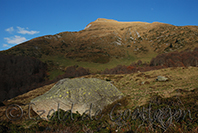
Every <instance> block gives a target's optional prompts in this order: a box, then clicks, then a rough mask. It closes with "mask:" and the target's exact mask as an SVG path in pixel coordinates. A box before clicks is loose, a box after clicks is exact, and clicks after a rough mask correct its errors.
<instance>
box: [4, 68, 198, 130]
mask: <svg viewBox="0 0 198 133" xmlns="http://www.w3.org/2000/svg"><path fill="white" fill-rule="evenodd" d="M197 73H198V68H197V67H188V68H184V67H178V68H166V69H161V70H153V71H148V72H138V73H133V74H119V75H100V74H97V75H89V76H84V77H85V78H99V79H102V80H107V81H111V82H112V83H113V84H114V85H115V86H116V87H117V88H118V89H119V90H120V91H121V92H123V93H124V94H125V96H126V97H125V99H122V100H123V101H120V102H121V103H122V106H120V107H118V108H116V110H117V111H118V112H120V111H121V112H122V113H123V111H124V110H126V109H130V110H131V111H132V112H134V111H137V109H138V108H139V109H140V111H141V110H142V109H143V107H145V108H148V107H149V103H151V105H152V111H154V110H157V109H161V110H163V109H167V108H168V107H170V108H171V109H172V112H173V113H175V112H174V110H175V109H177V110H179V109H181V110H182V111H184V110H185V111H186V112H188V110H190V111H191V112H190V113H191V114H190V115H189V113H187V114H186V116H185V117H184V114H182V117H179V114H177V117H176V116H175V117H172V118H173V120H172V122H170V121H167V119H165V118H164V119H163V121H167V122H166V124H170V123H172V124H171V125H170V126H167V125H166V124H164V127H163V126H162V125H163V124H162V123H160V122H158V121H153V122H152V123H151V125H150V126H149V123H147V122H149V121H148V119H147V120H146V119H145V120H144V121H145V122H144V123H142V122H143V121H142V118H143V117H141V115H140V116H139V118H137V119H135V120H133V119H128V120H127V121H120V122H112V121H111V120H110V118H109V117H108V113H109V112H110V111H111V109H112V107H113V105H112V106H110V107H108V108H107V109H106V113H107V114H106V113H105V112H103V113H104V117H103V118H102V119H101V120H100V121H96V120H93V121H91V120H90V119H88V120H86V121H81V120H80V119H78V118H80V116H78V114H76V117H75V118H76V120H75V122H72V123H71V121H72V120H71V119H68V120H67V121H66V122H64V123H62V122H60V121H57V120H56V121H51V122H45V121H43V120H38V121H34V120H25V119H26V118H28V105H24V104H27V103H29V102H30V100H31V99H33V98H35V97H37V96H39V95H42V94H44V93H45V92H46V91H48V90H49V89H50V88H51V87H52V86H53V85H54V83H53V84H51V85H47V86H43V87H41V88H38V89H35V90H32V91H30V92H28V93H26V94H23V95H20V96H18V97H15V98H13V99H11V100H8V101H5V102H4V104H5V105H6V106H8V105H10V104H14V103H15V104H18V105H20V106H21V107H22V109H23V110H24V116H23V117H22V118H21V119H20V120H18V121H10V122H9V123H7V124H8V125H12V126H11V127H12V128H10V127H8V126H6V125H5V121H8V119H7V118H6V116H5V111H6V106H3V107H0V116H1V120H5V121H4V122H3V123H4V124H3V123H1V126H4V128H5V127H7V128H9V129H11V130H18V131H22V132H23V131H28V132H30V131H32V132H33V131H39V130H40V131H45V132H50V131H58V130H59V131H71V132H84V130H86V131H88V130H90V131H97V130H98V131H99V132H110V131H112V132H115V130H117V128H118V126H121V127H120V128H119V129H118V130H119V131H120V132H127V131H134V132H135V131H138V132H147V131H149V132H154V131H156V132H163V131H165V130H167V132H196V131H197V129H198V128H197V127H198V119H197V118H198V117H197V116H198V114H197V112H198V110H197V109H198V103H197V101H198V99H197V97H198V83H197V80H198V77H197ZM159 75H161V76H165V77H167V78H168V79H169V81H166V82H158V81H156V78H157V76H159ZM126 101H127V102H126ZM124 103H125V104H124ZM126 103H127V104H126ZM114 104H115V103H114ZM147 111H148V110H147ZM15 113H16V112H15ZM115 113H116V111H115ZM147 113H148V112H147ZM147 113H146V112H145V116H146V117H147V118H148V114H147ZM153 113H154V112H153ZM183 113H184V112H183ZM13 114H14V113H13ZM137 116H138V115H137ZM31 117H34V118H35V117H37V115H36V114H35V113H34V112H33V111H32V110H31ZM152 118H153V117H152ZM168 118H170V117H168ZM176 118H180V119H176ZM183 118H184V119H183ZM191 118H192V119H191ZM36 123H37V125H34V124H36ZM121 123H122V124H121ZM13 124H14V125H15V124H17V125H18V127H17V126H14V125H13ZM19 125H20V126H19ZM21 125H23V126H21ZM140 125H141V126H140ZM28 127H29V128H28ZM165 127H166V128H165Z"/></svg>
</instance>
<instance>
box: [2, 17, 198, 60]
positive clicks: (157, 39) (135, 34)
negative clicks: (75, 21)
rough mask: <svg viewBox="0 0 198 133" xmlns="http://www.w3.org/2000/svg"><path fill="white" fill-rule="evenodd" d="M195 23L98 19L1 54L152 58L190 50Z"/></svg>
mask: <svg viewBox="0 0 198 133" xmlns="http://www.w3.org/2000/svg"><path fill="white" fill-rule="evenodd" d="M197 35H198V26H174V25H171V24H165V23H160V22H153V23H147V22H119V21H116V20H112V19H105V18H98V19H96V20H95V21H93V22H91V23H89V24H88V25H87V26H86V27H85V28H84V29H83V30H80V31H78V32H61V33H58V34H55V35H45V36H41V37H37V38H34V39H31V40H29V41H27V42H24V43H21V44H19V45H16V46H14V47H12V48H10V49H8V50H5V51H0V52H1V53H5V54H14V55H23V56H30V57H35V58H38V59H40V58H42V56H43V55H45V56H54V55H58V56H61V57H64V58H69V59H75V60H77V61H85V62H95V63H107V62H109V61H110V60H111V59H113V58H116V59H119V58H127V57H128V56H133V57H134V58H136V57H138V58H139V57H140V58H141V56H147V55H148V54H150V55H153V56H152V57H155V56H156V55H157V54H160V53H168V52H173V51H182V50H185V49H189V48H190V49H194V48H195V47H197V46H198V36H197Z"/></svg>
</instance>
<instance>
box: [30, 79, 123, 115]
mask: <svg viewBox="0 0 198 133" xmlns="http://www.w3.org/2000/svg"><path fill="white" fill-rule="evenodd" d="M123 96H124V94H123V93H121V92H120V91H119V90H118V89H117V88H116V87H115V86H114V85H113V84H111V83H110V82H107V81H104V80H100V79H96V78H75V79H68V78H66V79H62V80H60V81H59V82H58V83H57V84H55V85H54V86H53V87H52V88H51V89H50V90H49V91H48V92H46V93H45V94H43V95H41V96H39V97H36V98H35V99H33V100H32V101H31V102H32V103H34V105H32V108H33V110H34V111H35V112H38V111H39V110H45V113H44V114H43V115H42V116H41V117H42V118H47V115H48V113H49V112H50V110H52V109H54V111H57V110H58V104H59V109H62V110H65V111H67V110H70V109H72V113H76V111H78V112H79V113H80V114H83V113H84V112H85V111H86V110H89V109H90V108H91V115H92V116H93V115H95V113H96V111H97V110H99V109H101V110H102V109H103V108H104V107H105V106H107V105H109V104H111V103H113V102H114V101H116V100H118V99H121V98H122V97H123ZM72 104H73V106H72ZM52 113H53V111H51V113H50V114H52ZM39 114H41V113H40V112H39Z"/></svg>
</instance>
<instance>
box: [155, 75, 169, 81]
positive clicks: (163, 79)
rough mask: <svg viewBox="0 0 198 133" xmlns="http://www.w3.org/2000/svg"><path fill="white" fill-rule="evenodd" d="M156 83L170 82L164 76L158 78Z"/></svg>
mask: <svg viewBox="0 0 198 133" xmlns="http://www.w3.org/2000/svg"><path fill="white" fill-rule="evenodd" d="M156 81H160V82H161V81H168V78H166V77H164V76H158V77H157V79H156Z"/></svg>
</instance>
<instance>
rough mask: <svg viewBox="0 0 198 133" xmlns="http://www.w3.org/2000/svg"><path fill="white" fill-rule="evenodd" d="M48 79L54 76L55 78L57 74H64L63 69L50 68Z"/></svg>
mask: <svg viewBox="0 0 198 133" xmlns="http://www.w3.org/2000/svg"><path fill="white" fill-rule="evenodd" d="M49 74H50V75H49V80H53V79H54V78H56V77H57V76H58V75H62V74H64V72H63V71H61V70H52V71H50V72H49Z"/></svg>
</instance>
